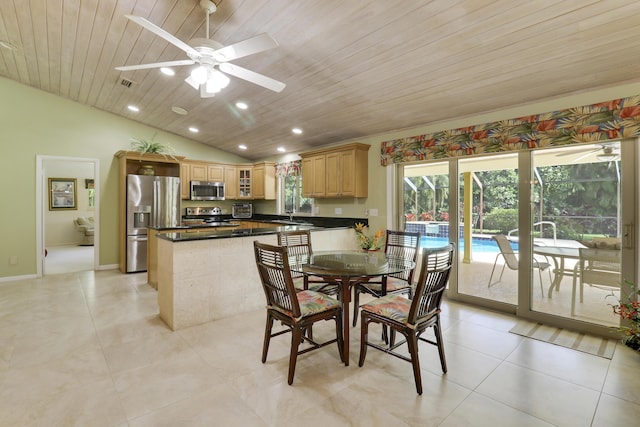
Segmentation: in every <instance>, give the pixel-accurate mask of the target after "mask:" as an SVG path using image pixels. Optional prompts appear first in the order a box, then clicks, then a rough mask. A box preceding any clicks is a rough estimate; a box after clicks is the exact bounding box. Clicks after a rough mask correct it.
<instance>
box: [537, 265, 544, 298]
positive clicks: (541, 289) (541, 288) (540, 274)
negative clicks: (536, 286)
mask: <svg viewBox="0 0 640 427" xmlns="http://www.w3.org/2000/svg"><path fill="white" fill-rule="evenodd" d="M538 278H539V279H540V292H542V296H543V297H544V288H543V287H542V271H540V269H538Z"/></svg>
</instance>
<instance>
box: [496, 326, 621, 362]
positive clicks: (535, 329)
mask: <svg viewBox="0 0 640 427" xmlns="http://www.w3.org/2000/svg"><path fill="white" fill-rule="evenodd" d="M509 332H511V333H512V334H517V335H522V336H525V337H529V338H533V339H536V340H538V341H544V342H548V343H550V344H555V345H559V346H562V347H567V348H571V349H573V350H578V351H582V352H584V353H589V354H593V355H595V356H600V357H604V358H606V359H611V357H612V356H613V351H614V349H615V347H616V344H617V341H616V340H612V339H606V338H602V337H597V336H593V335H586V334H583V333H579V332H573V331H568V330H566V329H561V328H555V327H551V326H546V325H543V324H541V323H534V322H529V321H526V320H520V321H518V323H517V324H516V325H515V326H514V327H513V328H511V330H510V331H509Z"/></svg>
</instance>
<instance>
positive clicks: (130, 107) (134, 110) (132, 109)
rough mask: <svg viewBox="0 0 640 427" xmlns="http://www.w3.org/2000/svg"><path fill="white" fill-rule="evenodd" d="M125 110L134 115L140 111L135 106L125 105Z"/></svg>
mask: <svg viewBox="0 0 640 427" xmlns="http://www.w3.org/2000/svg"><path fill="white" fill-rule="evenodd" d="M127 108H128V109H129V110H131V111H133V112H135V113H137V112H138V111H140V109H139V108H138V107H136V106H135V105H127Z"/></svg>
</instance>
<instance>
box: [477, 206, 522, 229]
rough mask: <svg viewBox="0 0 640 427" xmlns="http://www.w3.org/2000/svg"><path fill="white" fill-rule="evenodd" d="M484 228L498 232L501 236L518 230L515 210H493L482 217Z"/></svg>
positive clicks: (516, 211)
mask: <svg viewBox="0 0 640 427" xmlns="http://www.w3.org/2000/svg"><path fill="white" fill-rule="evenodd" d="M484 228H485V229H492V230H500V233H501V234H507V233H508V232H509V231H511V230H513V229H516V228H518V210H517V209H493V210H492V211H491V212H489V213H487V214H486V215H485V217H484Z"/></svg>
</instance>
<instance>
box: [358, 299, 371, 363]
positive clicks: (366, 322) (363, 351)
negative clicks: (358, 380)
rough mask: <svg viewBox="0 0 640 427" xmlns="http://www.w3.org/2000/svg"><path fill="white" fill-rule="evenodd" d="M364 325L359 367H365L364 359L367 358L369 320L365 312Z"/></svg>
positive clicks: (361, 334) (362, 320)
mask: <svg viewBox="0 0 640 427" xmlns="http://www.w3.org/2000/svg"><path fill="white" fill-rule="evenodd" d="M361 317H362V319H361V320H360V321H361V322H362V324H361V325H360V360H358V366H360V367H362V365H364V359H365V358H366V357H367V342H368V341H367V337H368V334H369V319H367V315H366V314H365V312H364V311H363V312H362V316H361Z"/></svg>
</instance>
